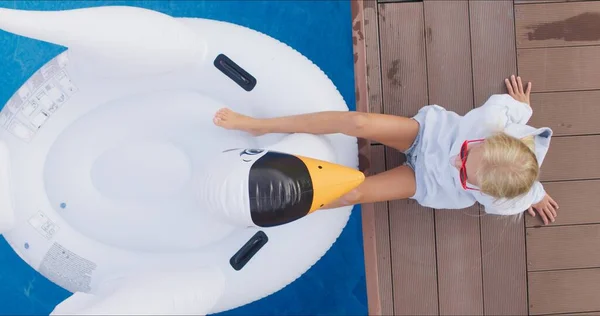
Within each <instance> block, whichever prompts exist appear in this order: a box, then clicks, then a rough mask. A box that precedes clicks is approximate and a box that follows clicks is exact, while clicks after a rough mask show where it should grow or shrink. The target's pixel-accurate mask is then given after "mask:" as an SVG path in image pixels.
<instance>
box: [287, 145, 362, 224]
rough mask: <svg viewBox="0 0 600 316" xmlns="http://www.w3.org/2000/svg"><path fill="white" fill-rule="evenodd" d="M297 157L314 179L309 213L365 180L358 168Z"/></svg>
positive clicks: (312, 179)
mask: <svg viewBox="0 0 600 316" xmlns="http://www.w3.org/2000/svg"><path fill="white" fill-rule="evenodd" d="M296 157H298V158H299V159H300V160H302V162H304V165H305V166H306V167H307V169H308V172H309V174H310V179H311V181H312V187H313V201H312V205H311V207H310V210H309V211H308V213H309V214H310V213H312V212H314V211H316V210H318V209H320V208H321V207H323V206H325V205H327V204H329V203H331V202H334V201H335V200H337V199H339V198H340V197H342V196H343V195H344V194H346V193H348V192H350V191H352V190H353V189H355V188H356V187H357V186H358V185H360V184H361V183H362V182H363V181H365V175H364V174H363V173H362V172H360V171H358V170H356V169H353V168H349V167H346V166H342V165H338V164H333V163H329V162H326V161H322V160H317V159H312V158H307V157H302V156H296Z"/></svg>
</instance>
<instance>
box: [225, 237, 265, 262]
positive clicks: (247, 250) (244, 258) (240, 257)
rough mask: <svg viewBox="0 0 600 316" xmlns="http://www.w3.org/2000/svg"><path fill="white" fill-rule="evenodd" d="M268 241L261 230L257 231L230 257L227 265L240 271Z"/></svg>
mask: <svg viewBox="0 0 600 316" xmlns="http://www.w3.org/2000/svg"><path fill="white" fill-rule="evenodd" d="M268 241H269V237H267V234H265V233H264V232H263V231H262V230H260V231H258V232H257V233H256V234H254V236H252V238H250V239H249V240H248V241H247V242H246V243H245V244H244V245H243V246H242V248H240V250H238V251H237V252H236V253H235V255H233V257H231V259H230V260H229V264H231V267H233V268H234V269H235V270H236V271H240V270H241V269H242V268H243V267H244V266H245V265H246V264H247V263H248V261H250V259H252V257H254V255H255V254H256V253H257V252H258V251H259V250H260V249H261V248H262V247H263V246H264V245H265V244H266V243H267V242H268Z"/></svg>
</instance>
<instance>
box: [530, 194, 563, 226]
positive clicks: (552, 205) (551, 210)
mask: <svg viewBox="0 0 600 316" xmlns="http://www.w3.org/2000/svg"><path fill="white" fill-rule="evenodd" d="M533 209H535V210H536V211H538V213H540V216H541V217H542V220H543V221H544V225H548V219H550V221H552V222H553V223H554V218H555V217H556V210H557V209H558V204H557V203H556V202H555V201H554V200H553V199H552V198H551V197H550V195H548V194H546V196H544V198H543V199H542V200H541V201H540V202H539V203H537V204H533V205H532V206H531V207H529V210H527V211H528V212H529V214H530V215H531V216H533V217H535V212H534V211H533Z"/></svg>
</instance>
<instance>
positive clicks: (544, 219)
mask: <svg viewBox="0 0 600 316" xmlns="http://www.w3.org/2000/svg"><path fill="white" fill-rule="evenodd" d="M539 213H540V217H541V218H542V221H544V225H548V217H546V213H544V210H541V211H540V212H539Z"/></svg>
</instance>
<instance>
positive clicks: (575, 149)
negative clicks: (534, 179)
mask: <svg viewBox="0 0 600 316" xmlns="http://www.w3.org/2000/svg"><path fill="white" fill-rule="evenodd" d="M598 157H600V135H592V136H572V137H556V138H553V139H552V142H551V144H550V150H549V151H548V155H547V156H546V159H545V160H544V163H543V164H542V170H541V174H540V179H541V180H542V181H564V180H585V179H599V178H600V160H598Z"/></svg>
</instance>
